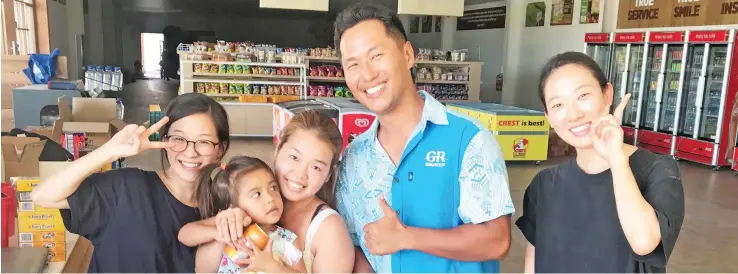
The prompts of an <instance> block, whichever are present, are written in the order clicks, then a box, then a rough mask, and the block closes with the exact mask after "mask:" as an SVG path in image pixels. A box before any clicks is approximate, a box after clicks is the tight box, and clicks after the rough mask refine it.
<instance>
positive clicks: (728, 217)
mask: <svg viewBox="0 0 738 274" xmlns="http://www.w3.org/2000/svg"><path fill="white" fill-rule="evenodd" d="M176 88H177V84H176V82H175V81H170V82H168V83H163V82H162V81H159V80H153V81H152V80H149V81H139V82H137V83H134V85H132V86H126V92H127V93H129V95H128V96H126V97H124V103H128V104H126V120H127V121H129V122H130V121H144V120H146V119H147V118H148V114H147V111H148V104H150V103H166V101H167V100H170V99H171V98H172V97H173V96H174V95H175V94H176ZM146 89H151V91H147V90H146ZM129 104H130V106H129ZM162 107H164V106H162ZM132 110H135V112H132ZM139 111H140V112H139ZM273 152H274V146H273V145H272V143H271V140H265V139H236V140H233V143H232V145H231V149H230V151H229V153H228V155H227V156H226V159H227V158H229V157H232V156H233V155H238V154H248V155H251V156H255V157H259V158H261V159H263V160H265V161H267V162H268V163H271V162H272V161H273ZM156 154H157V153H156V152H148V153H145V154H143V155H140V156H137V157H134V158H131V159H129V161H128V164H129V166H136V167H142V168H151V167H157V166H159V165H158V162H157V161H158V159H159V157H158V155H156ZM557 160H558V161H561V159H557ZM557 160H552V161H548V162H544V163H542V164H541V165H540V166H535V165H533V164H528V163H525V164H523V163H508V166H507V167H508V173H509V179H510V191H511V195H512V197H513V202H514V203H515V207H516V209H517V212H518V214H516V215H515V216H514V217H513V220H515V219H517V217H518V216H519V212H521V211H522V207H521V203H522V197H523V192H524V191H525V188H526V187H527V185H528V183H530V180H531V179H532V178H533V176H535V174H536V173H537V172H538V171H539V170H541V169H542V168H545V167H547V166H550V165H553V164H554V163H555V162H558V161H557ZM680 166H681V169H682V175H683V184H684V192H685V196H686V216H685V220H684V224H683V226H682V231H681V234H680V235H679V240H678V241H677V245H676V248H675V250H674V252H673V254H672V256H671V259H670V261H669V265H668V270H669V272H674V273H684V272H738V262H736V259H737V258H738V176H735V175H733V173H732V172H731V171H729V170H725V169H723V170H722V171H718V172H715V171H712V170H711V169H710V168H708V167H704V166H700V165H696V164H691V163H688V162H684V161H683V162H681V164H680ZM582 206H586V205H582ZM512 231H513V234H512V235H513V236H512V237H513V241H512V246H511V248H510V253H509V255H508V256H507V258H505V259H504V260H503V261H502V271H504V272H521V271H522V270H523V258H524V249H525V238H524V237H523V235H522V234H521V233H520V231H519V230H518V229H517V228H516V227H514V226H513V229H512ZM731 258H732V259H731Z"/></svg>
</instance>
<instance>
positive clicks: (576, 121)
mask: <svg viewBox="0 0 738 274" xmlns="http://www.w3.org/2000/svg"><path fill="white" fill-rule="evenodd" d="M539 85H540V86H539V92H540V97H541V101H542V103H543V105H544V107H545V113H546V118H547V119H548V121H549V122H550V123H551V127H553V129H554V130H555V131H556V133H557V134H558V135H559V136H561V138H562V139H563V140H564V141H566V142H567V143H568V144H569V145H571V146H573V147H574V148H575V149H576V151H577V155H576V157H573V158H571V159H569V161H567V162H565V163H563V164H560V165H558V166H555V167H552V168H547V169H545V170H543V171H541V172H539V173H538V174H537V175H536V177H535V178H533V181H532V182H531V183H530V185H529V186H528V188H527V189H526V190H525V196H524V198H523V215H522V216H521V217H520V218H519V219H518V220H517V222H516V224H517V226H518V227H519V228H520V230H521V231H522V232H523V235H524V236H525V238H526V239H527V240H528V242H529V244H528V247H527V249H526V254H525V272H528V273H530V272H570V273H571V272H599V273H603V272H619V273H624V272H665V271H666V264H667V262H668V259H669V255H670V254H671V251H672V250H673V249H674V245H675V243H676V240H677V237H678V235H679V230H680V228H681V226H682V220H684V191H683V189H682V181H681V176H680V172H679V167H678V165H677V163H676V161H674V159H672V158H671V157H668V156H662V155H656V154H654V153H651V152H649V151H646V150H643V149H639V148H637V147H634V146H631V145H628V144H624V143H623V130H622V128H621V127H620V125H619V124H618V121H620V118H621V117H622V115H623V110H624V109H625V105H626V104H627V102H628V98H629V96H630V94H628V95H626V96H624V98H623V99H622V101H621V103H620V104H619V105H618V107H617V108H616V109H615V110H614V111H613V114H609V113H610V106H611V105H612V102H613V87H612V85H611V84H609V83H607V80H606V78H605V75H604V73H603V72H602V70H601V69H600V67H599V66H598V65H597V63H595V61H594V60H592V58H590V57H589V56H587V55H585V54H583V53H579V52H567V53H562V54H559V55H557V56H555V57H553V58H552V59H551V60H550V61H549V62H548V63H547V64H546V66H544V68H543V73H542V75H541V79H540V83H539Z"/></svg>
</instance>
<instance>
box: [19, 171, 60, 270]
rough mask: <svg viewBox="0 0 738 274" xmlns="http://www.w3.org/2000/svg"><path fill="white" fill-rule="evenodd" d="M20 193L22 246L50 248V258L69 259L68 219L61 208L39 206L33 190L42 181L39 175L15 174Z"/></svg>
mask: <svg viewBox="0 0 738 274" xmlns="http://www.w3.org/2000/svg"><path fill="white" fill-rule="evenodd" d="M10 180H11V183H12V185H13V187H14V188H15V190H16V193H17V195H18V197H17V198H18V215H17V216H18V230H17V234H18V246H19V247H21V248H24V247H42V248H47V249H48V250H49V255H48V257H47V262H63V261H65V260H66V237H65V233H66V232H65V231H66V228H65V227H64V222H63V221H62V217H61V214H60V213H59V209H54V208H43V207H39V206H36V205H35V204H34V203H33V201H31V191H33V189H34V188H35V187H36V186H37V185H38V184H39V183H41V180H40V178H38V177H11V178H10Z"/></svg>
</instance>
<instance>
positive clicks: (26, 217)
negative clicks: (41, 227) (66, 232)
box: [18, 210, 64, 227]
mask: <svg viewBox="0 0 738 274" xmlns="http://www.w3.org/2000/svg"><path fill="white" fill-rule="evenodd" d="M34 224H51V225H55V226H61V227H64V221H63V220H62V217H61V214H60V213H59V210H57V211H46V212H18V226H25V225H34Z"/></svg>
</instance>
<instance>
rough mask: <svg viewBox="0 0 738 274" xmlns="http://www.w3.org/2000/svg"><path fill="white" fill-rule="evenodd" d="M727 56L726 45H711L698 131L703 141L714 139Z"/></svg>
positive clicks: (712, 140)
mask: <svg viewBox="0 0 738 274" xmlns="http://www.w3.org/2000/svg"><path fill="white" fill-rule="evenodd" d="M727 56H728V48H727V46H726V45H711V46H710V55H709V58H710V59H708V62H707V74H706V75H705V80H706V81H705V82H706V85H705V92H704V96H703V98H702V100H703V101H702V110H701V112H702V113H701V116H702V118H701V119H700V131H699V136H698V138H699V139H701V140H705V141H711V142H714V141H715V138H716V136H715V134H716V132H717V127H718V115H719V114H720V96H722V93H723V81H724V80H725V75H723V74H724V73H725V64H726V61H727V60H726V58H727Z"/></svg>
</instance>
